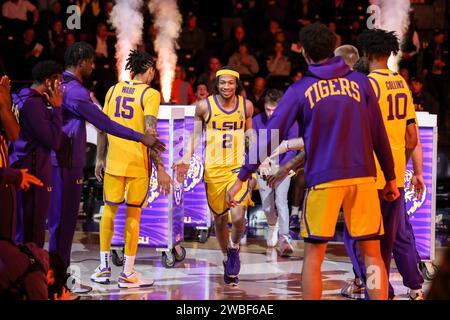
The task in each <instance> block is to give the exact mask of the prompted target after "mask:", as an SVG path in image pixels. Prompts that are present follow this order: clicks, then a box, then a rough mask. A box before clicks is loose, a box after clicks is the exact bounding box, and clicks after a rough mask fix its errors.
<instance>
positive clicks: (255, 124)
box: [252, 111, 298, 166]
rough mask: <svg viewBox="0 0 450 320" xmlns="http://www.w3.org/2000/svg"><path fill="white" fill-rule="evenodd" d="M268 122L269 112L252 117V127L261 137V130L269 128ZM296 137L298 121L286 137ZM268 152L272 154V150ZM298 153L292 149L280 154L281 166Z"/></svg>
mask: <svg viewBox="0 0 450 320" xmlns="http://www.w3.org/2000/svg"><path fill="white" fill-rule="evenodd" d="M268 122H269V119H267V114H266V113H265V112H264V111H263V112H261V113H259V114H257V115H256V116H254V117H253V119H252V128H253V129H254V130H256V134H257V135H258V137H259V130H263V129H267V124H268ZM267 135H270V133H269V132H267ZM295 138H298V124H297V122H295V123H294V124H293V125H292V126H291V127H290V129H289V131H288V133H287V136H286V138H285V139H286V140H290V139H295ZM258 139H259V138H258ZM281 141H282V139H280V141H278V144H280V143H281ZM267 153H268V154H267V156H270V152H267ZM296 154H297V151H296V150H290V151H288V152H286V153H283V154H282V155H280V157H279V159H278V161H279V164H280V166H282V165H283V164H285V163H286V162H288V161H289V160H291V159H292V158H293V157H295V155H296ZM262 160H264V159H259V161H262Z"/></svg>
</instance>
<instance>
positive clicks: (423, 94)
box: [410, 77, 439, 114]
mask: <svg viewBox="0 0 450 320" xmlns="http://www.w3.org/2000/svg"><path fill="white" fill-rule="evenodd" d="M410 87H411V93H412V97H413V101H414V106H415V108H416V111H427V112H429V113H434V114H437V113H438V111H439V105H438V103H437V102H436V100H435V99H434V98H433V96H432V95H431V94H430V93H429V92H428V91H427V90H425V89H424V87H423V81H422V80H421V79H420V78H416V77H414V78H412V79H411V84H410Z"/></svg>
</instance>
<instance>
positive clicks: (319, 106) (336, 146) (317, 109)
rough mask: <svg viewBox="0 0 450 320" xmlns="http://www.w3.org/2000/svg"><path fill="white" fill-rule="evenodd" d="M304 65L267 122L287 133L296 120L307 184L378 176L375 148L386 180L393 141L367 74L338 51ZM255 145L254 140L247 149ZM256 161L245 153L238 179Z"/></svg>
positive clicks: (248, 172) (243, 177) (390, 176)
mask: <svg viewBox="0 0 450 320" xmlns="http://www.w3.org/2000/svg"><path fill="white" fill-rule="evenodd" d="M308 71H309V72H308V73H307V75H306V76H305V77H304V78H303V79H302V80H300V81H297V82H295V83H294V84H292V85H291V86H290V87H289V88H288V90H287V91H286V93H285V94H284V96H283V98H282V99H281V101H280V102H279V104H278V107H277V108H276V109H275V112H274V113H273V115H272V117H271V119H270V121H269V124H268V126H267V129H268V130H271V129H279V130H280V137H281V138H285V137H287V135H288V130H289V128H290V127H291V126H292V125H293V124H294V123H295V122H296V121H298V123H299V131H300V136H302V137H303V140H304V142H305V153H306V159H305V178H306V185H307V186H308V187H312V186H315V185H318V184H321V183H325V182H329V181H333V180H338V179H348V178H357V177H369V176H371V177H376V170H375V160H374V155H373V152H374V151H375V154H376V155H377V158H378V159H379V160H380V165H381V168H382V170H383V172H384V176H385V178H386V181H389V180H392V179H394V178H395V173H394V161H393V158H392V152H391V147H390V145H389V140H388V137H387V134H386V129H385V127H384V124H383V119H382V116H381V111H380V107H379V105H378V101H377V97H376V96H375V93H374V91H373V89H372V86H371V84H370V82H369V80H368V78H367V77H366V76H365V75H363V74H362V73H359V72H352V71H350V69H349V68H348V67H347V65H346V64H345V63H344V60H342V58H340V57H335V58H332V59H329V60H327V61H326V62H324V63H323V64H313V65H310V66H309V68H308ZM267 145H268V146H270V145H271V141H270V135H269V137H268V141H267ZM254 149H256V147H255V146H254V145H253V146H252V150H251V151H250V154H251V152H255V151H256V150H254ZM257 166H258V164H254V163H249V156H248V155H247V157H246V160H245V165H244V166H243V167H242V169H241V171H240V172H239V176H238V177H239V179H240V180H242V181H245V180H247V179H248V178H249V177H250V175H251V173H252V172H254V171H255V170H256V168H257Z"/></svg>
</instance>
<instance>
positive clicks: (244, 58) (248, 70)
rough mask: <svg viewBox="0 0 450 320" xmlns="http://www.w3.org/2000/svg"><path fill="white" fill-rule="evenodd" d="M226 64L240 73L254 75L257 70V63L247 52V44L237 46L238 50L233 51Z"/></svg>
mask: <svg viewBox="0 0 450 320" xmlns="http://www.w3.org/2000/svg"><path fill="white" fill-rule="evenodd" d="M228 65H229V66H230V67H232V68H233V69H234V70H236V71H237V72H239V74H240V75H247V76H254V75H255V74H257V73H258V71H259V65H258V62H257V61H256V59H255V57H254V56H253V55H251V54H250V53H249V50H248V47H247V44H245V43H242V44H241V45H240V46H239V52H236V53H234V54H233V55H232V56H231V57H230V60H229V61H228Z"/></svg>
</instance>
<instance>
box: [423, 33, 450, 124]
mask: <svg viewBox="0 0 450 320" xmlns="http://www.w3.org/2000/svg"><path fill="white" fill-rule="evenodd" d="M444 41H445V36H444V32H443V31H442V30H435V32H434V39H433V42H432V43H431V44H430V45H429V46H428V47H427V48H426V49H425V52H424V57H423V75H424V76H426V84H427V88H428V90H429V91H430V93H431V94H432V95H433V97H434V98H435V99H436V101H437V102H438V103H439V117H438V118H439V119H438V121H439V126H440V127H441V128H442V129H444V130H445V128H446V117H447V109H448V107H449V106H448V87H449V84H448V81H449V62H450V61H449V48H448V47H447V45H446V44H445V42H444Z"/></svg>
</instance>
